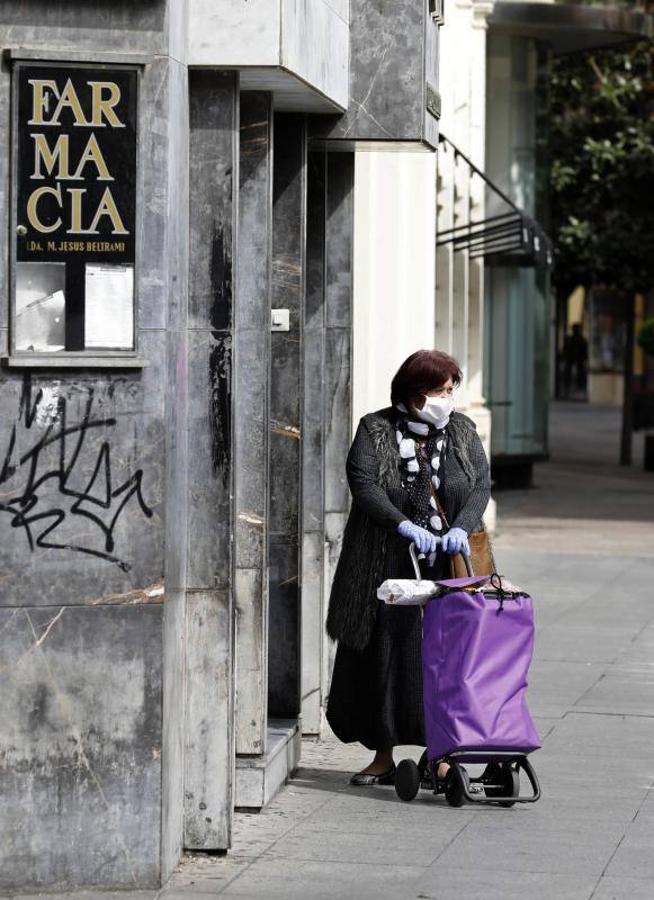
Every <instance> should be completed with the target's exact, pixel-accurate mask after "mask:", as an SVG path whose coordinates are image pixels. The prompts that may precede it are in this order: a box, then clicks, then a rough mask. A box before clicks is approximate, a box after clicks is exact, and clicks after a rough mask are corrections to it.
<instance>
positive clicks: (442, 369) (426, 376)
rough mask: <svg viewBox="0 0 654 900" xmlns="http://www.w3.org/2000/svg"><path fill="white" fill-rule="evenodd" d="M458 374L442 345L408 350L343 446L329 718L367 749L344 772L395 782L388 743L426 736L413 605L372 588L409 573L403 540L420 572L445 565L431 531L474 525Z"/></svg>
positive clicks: (474, 446) (471, 466) (482, 483)
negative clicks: (367, 756) (346, 494)
mask: <svg viewBox="0 0 654 900" xmlns="http://www.w3.org/2000/svg"><path fill="white" fill-rule="evenodd" d="M461 378H462V374H461V371H460V369H459V366H458V364H457V362H456V360H454V359H453V358H452V357H451V356H448V355H447V354H446V353H441V352H439V351H437V350H419V351H417V352H416V353H413V354H412V355H411V356H409V358H408V359H406V360H405V362H404V363H402V365H401V366H400V368H399V369H398V371H397V373H396V374H395V377H394V378H393V381H392V384H391V403H392V405H391V406H387V407H384V408H383V409H379V410H376V411H375V412H371V413H368V414H367V415H365V416H363V417H362V418H361V420H360V421H359V425H358V429H357V432H356V435H355V438H354V441H353V443H352V446H351V447H350V451H349V453H348V456H347V463H346V471H347V478H348V484H349V486H350V491H351V493H352V498H353V501H352V507H351V510H350V515H349V518H348V521H347V524H346V527H345V531H344V535H343V545H342V549H341V554H340V558H339V561H338V565H337V567H336V572H335V575H334V580H333V584H332V589H331V596H330V602H329V612H328V617H327V631H328V633H329V635H330V636H331V637H332V638H334V639H335V640H338V642H339V643H338V649H337V652H336V659H335V663H334V673H333V677H332V683H331V690H330V694H329V702H328V706H327V720H328V722H329V724H330V725H331V727H332V729H333V731H334V733H335V734H336V736H337V737H338V738H339V739H340V740H341V741H343V742H345V743H351V742H353V741H360V742H361V743H362V744H363V745H364V746H365V747H367V748H368V749H369V750H373V751H375V757H374V759H373V760H372V762H371V763H370V764H369V765H368V766H367V767H366V768H365V769H363V771H362V772H359V773H357V774H356V775H354V776H353V777H352V779H351V783H352V784H357V785H367V784H389V783H392V782H393V780H394V775H395V765H394V762H393V747H394V746H396V745H399V744H417V745H420V746H424V745H425V732H424V719H423V707H422V668H421V656H420V646H421V638H422V628H421V609H420V607H416V606H405V607H393V606H387V605H386V604H384V603H381V602H380V601H379V600H378V599H377V588H378V587H379V585H380V584H381V583H382V582H383V581H384V580H385V579H387V578H415V575H414V573H413V568H412V564H411V558H410V556H409V543H410V542H411V541H413V542H415V543H416V544H417V545H418V547H419V548H420V550H422V551H423V552H424V553H425V554H427V557H426V560H425V565H424V567H423V572H424V574H425V577H426V578H430V577H431V578H444V577H448V576H449V562H448V559H447V557H446V556H445V555H444V554H443V553H441V552H438V553H436V552H435V550H436V538H437V537H438V536H441V537H442V541H443V543H442V548H443V550H445V552H446V553H449V554H453V553H458V552H459V551H460V550H461V549H463V550H465V551H466V552H468V553H469V545H468V536H469V534H470V533H471V532H475V531H481V530H482V529H483V525H482V521H481V520H482V514H483V513H484V510H485V509H486V506H487V504H488V500H489V497H490V473H489V465H488V461H487V459H486V454H485V452H484V448H483V446H482V443H481V440H480V439H479V436H478V434H477V432H476V428H475V424H474V422H473V421H472V419H470V418H468V417H467V416H465V415H463V414H462V413H459V412H455V411H454V401H453V393H454V390H455V388H456V387H457V386H458V385H459V384H460V382H461ZM432 488H433V490H432ZM435 492H436V493H437V496H438V499H437V500H436V499H435V497H434V493H435ZM437 503H440V507H441V508H440V511H439V508H438V506H437ZM443 519H446V520H447V523H449V527H447V526H446V524H445V522H444V521H443ZM447 768H448V766H447V764H446V763H441V765H440V766H439V771H438V776H439V777H441V778H442V777H444V776H445V774H446V772H447Z"/></svg>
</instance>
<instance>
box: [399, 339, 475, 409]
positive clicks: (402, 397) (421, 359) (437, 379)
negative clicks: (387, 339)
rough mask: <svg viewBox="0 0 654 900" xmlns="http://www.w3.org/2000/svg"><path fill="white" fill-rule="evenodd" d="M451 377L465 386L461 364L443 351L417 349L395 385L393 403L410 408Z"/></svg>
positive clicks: (403, 364) (401, 369)
mask: <svg viewBox="0 0 654 900" xmlns="http://www.w3.org/2000/svg"><path fill="white" fill-rule="evenodd" d="M448 378H451V379H452V381H453V382H454V384H455V385H458V384H461V379H462V378H463V373H462V372H461V369H460V368H459V364H458V363H457V361H456V360H455V359H454V358H453V357H451V356H449V355H448V354H447V353H443V352H442V351H441V350H416V352H415V353H412V354H411V356H409V357H408V358H407V359H405V360H404V362H403V363H402V365H401V366H400V368H399V369H398V370H397V372H396V373H395V376H394V378H393V380H392V382H391V403H392V404H393V405H394V406H395V405H396V404H397V403H399V402H400V401H401V402H402V403H404V405H405V406H406V408H407V409H408V408H409V406H410V404H411V403H412V402H413V400H415V399H416V397H418V396H419V395H420V394H425V393H427V391H431V390H433V389H434V388H439V387H442V386H443V385H444V384H445V382H446V381H447V379H448Z"/></svg>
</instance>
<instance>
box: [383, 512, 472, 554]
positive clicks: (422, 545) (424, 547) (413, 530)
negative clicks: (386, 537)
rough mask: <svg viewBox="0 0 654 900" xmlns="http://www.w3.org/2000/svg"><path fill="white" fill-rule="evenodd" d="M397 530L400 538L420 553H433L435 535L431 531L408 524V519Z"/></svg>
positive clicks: (411, 523)
mask: <svg viewBox="0 0 654 900" xmlns="http://www.w3.org/2000/svg"><path fill="white" fill-rule="evenodd" d="M397 530H398V531H399V533H400V534H401V535H402V537H405V538H407V539H408V540H410V541H413V543H414V544H415V545H416V546H417V547H418V550H420V552H421V553H433V551H434V550H435V549H436V535H435V534H432V533H431V531H427V529H426V528H421V527H420V525H415V524H414V523H413V522H410V521H409V519H405V521H404V522H400V524H399V525H398V526H397ZM455 530H456V529H455ZM459 530H460V529H459Z"/></svg>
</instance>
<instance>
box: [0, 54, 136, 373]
mask: <svg viewBox="0 0 654 900" xmlns="http://www.w3.org/2000/svg"><path fill="white" fill-rule="evenodd" d="M12 81H13V110H14V113H13V122H12V126H13V132H12V149H13V165H12V174H13V184H14V189H13V192H12V234H13V240H12V241H11V244H10V246H11V260H10V263H11V276H12V277H11V311H10V356H9V360H8V361H9V362H10V364H11V362H12V361H13V363H16V360H23V361H24V360H25V358H26V357H27V358H28V359H33V360H37V358H38V357H40V356H42V355H44V354H45V355H47V356H48V358H50V359H53V358H54V357H59V356H60V357H63V358H67V359H68V360H69V361H70V360H71V359H73V360H74V359H75V358H83V359H84V360H86V359H87V358H88V357H98V358H99V360H100V363H101V360H102V357H103V356H112V357H116V356H118V357H120V356H125V357H130V356H132V357H135V356H136V351H137V347H136V343H135V328H134V317H135V308H136V298H135V286H136V279H135V265H136V254H135V237H136V231H137V218H136V215H137V204H136V184H137V91H138V70H137V68H136V67H135V66H129V65H125V66H114V65H108V64H107V65H103V64H98V65H90V64H81V63H80V64H73V63H66V62H47V63H45V62H42V61H36V60H35V61H20V60H15V61H14V65H13V70H12Z"/></svg>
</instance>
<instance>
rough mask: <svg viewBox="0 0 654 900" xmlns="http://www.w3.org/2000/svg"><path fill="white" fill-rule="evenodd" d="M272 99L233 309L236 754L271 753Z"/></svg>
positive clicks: (243, 171)
mask: <svg viewBox="0 0 654 900" xmlns="http://www.w3.org/2000/svg"><path fill="white" fill-rule="evenodd" d="M272 125H273V122H272V95H271V94H269V93H266V92H243V93H241V98H240V129H239V130H240V148H239V223H238V256H237V271H236V285H237V289H236V303H235V306H234V375H233V391H234V411H235V416H234V507H235V508H234V520H235V532H234V601H235V604H236V610H237V619H236V658H237V666H236V672H237V684H236V696H237V705H236V724H235V727H236V752H237V753H241V754H252V755H258V754H262V753H264V752H265V749H266V747H265V743H266V719H267V711H268V546H267V543H268V490H267V474H268V430H269V424H268V420H269V405H270V396H269V392H270V379H269V367H270V283H271V271H270V269H271V256H270V249H271V242H272Z"/></svg>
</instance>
